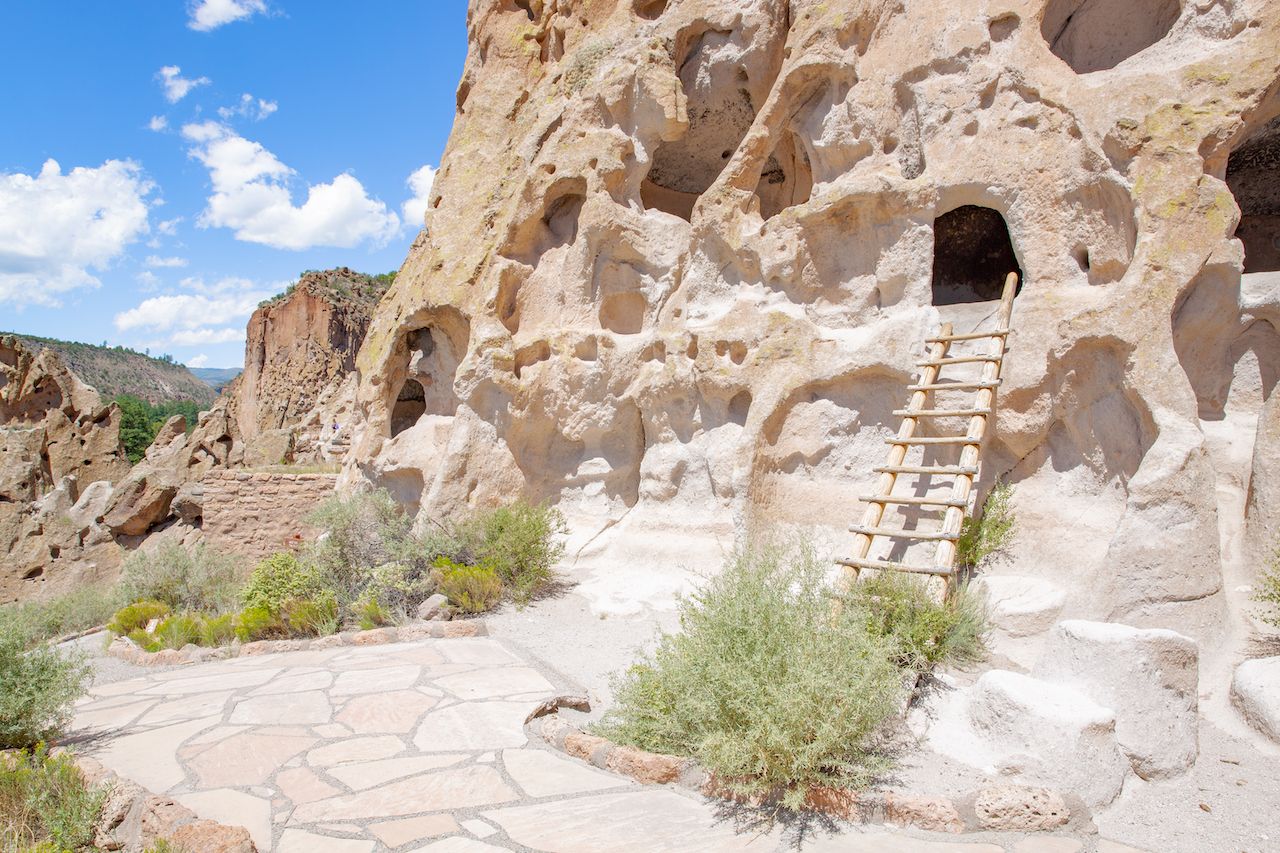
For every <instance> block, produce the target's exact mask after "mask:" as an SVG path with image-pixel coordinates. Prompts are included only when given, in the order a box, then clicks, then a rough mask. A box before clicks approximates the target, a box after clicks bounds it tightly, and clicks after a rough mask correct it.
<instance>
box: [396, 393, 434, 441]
mask: <svg viewBox="0 0 1280 853" xmlns="http://www.w3.org/2000/svg"><path fill="white" fill-rule="evenodd" d="M426 413H427V389H426V388H423V387H422V383H421V382H419V381H418V380H417V379H406V380H405V381H404V385H402V386H400V393H399V394H398V395H396V404H395V407H394V408H392V410H391V437H392V438H395V437H396V436H397V435H399V434H400V433H402V432H404V431H405V430H407V429H410V428H411V427H412V426H413V425H414V424H416V423H417V422H418V419H419V418H421V417H422V416H423V415H425V414H426Z"/></svg>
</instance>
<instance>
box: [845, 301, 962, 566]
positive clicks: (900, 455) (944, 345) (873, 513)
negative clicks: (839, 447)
mask: <svg viewBox="0 0 1280 853" xmlns="http://www.w3.org/2000/svg"><path fill="white" fill-rule="evenodd" d="M951 330H952V326H951V324H950V323H944V324H943V326H942V334H943V335H949V334H951ZM950 348H951V343H950V342H949V341H935V342H934V343H933V344H931V345H930V347H929V358H930V360H931V361H937V360H939V359H942V358H944V357H945V356H946V354H947V351H948V350H949V349H950ZM939 370H940V367H938V366H931V367H926V368H924V370H923V371H922V372H921V374H920V382H919V383H918V384H920V385H933V384H935V383H936V382H937V381H938V371H939ZM928 399H929V392H928V391H913V392H912V393H911V402H910V403H908V405H907V409H908V410H920V409H922V408H924V406H925V405H926V403H927V402H928ZM917 423H918V421H917V420H916V419H915V418H914V417H910V416H907V417H904V418H903V419H902V425H901V426H900V427H898V438H899V439H908V438H911V437H912V436H914V435H915V432H916V425H917ZM906 458H907V445H905V444H895V445H894V446H893V447H892V448H891V449H890V450H889V462H888V465H887V466H886V467H890V468H895V467H899V466H901V465H902V463H903V462H904V461H905V460H906ZM897 481H898V475H897V474H896V473H894V472H892V471H886V472H884V473H882V474H881V475H880V480H879V483H878V484H877V486H876V492H877V493H878V494H880V495H883V496H888V495H890V494H892V493H893V487H894V485H895V484H896V483H897ZM884 511H885V504H882V503H871V504H867V509H866V511H865V512H864V513H863V515H862V527H868V528H873V527H879V526H880V522H881V521H882V520H883V519H884ZM870 551H871V537H870V536H868V535H866V534H865V533H859V534H858V535H857V536H855V537H854V540H853V559H854V560H865V559H866V557H867V554H868V553H870ZM846 569H848V571H846V573H845V574H846V581H847V582H849V583H852V582H855V581H857V579H858V571H859V570H858V569H857V567H855V566H846Z"/></svg>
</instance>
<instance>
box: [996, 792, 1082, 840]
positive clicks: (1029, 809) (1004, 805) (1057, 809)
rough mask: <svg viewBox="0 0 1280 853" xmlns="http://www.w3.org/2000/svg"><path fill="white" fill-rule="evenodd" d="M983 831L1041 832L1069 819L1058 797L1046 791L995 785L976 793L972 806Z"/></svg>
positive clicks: (1069, 813) (1062, 802)
mask: <svg viewBox="0 0 1280 853" xmlns="http://www.w3.org/2000/svg"><path fill="white" fill-rule="evenodd" d="M973 808H974V811H975V812H976V813H977V815H978V821H979V822H980V823H981V824H982V826H983V827H984V828H985V829H993V830H997V831H1001V832H1042V831H1044V830H1049V829H1056V828H1057V827H1059V826H1062V825H1063V824H1065V823H1066V822H1067V821H1068V820H1070V819H1071V810H1070V809H1068V808H1067V804H1066V803H1065V802H1064V801H1063V799H1062V796H1061V795H1059V794H1057V793H1055V792H1054V791H1050V790H1049V789H1047V788H1027V787H1023V786H1021V785H995V786H991V787H987V788H983V789H982V790H981V791H979V792H978V796H977V799H976V800H975V801H974V805H973Z"/></svg>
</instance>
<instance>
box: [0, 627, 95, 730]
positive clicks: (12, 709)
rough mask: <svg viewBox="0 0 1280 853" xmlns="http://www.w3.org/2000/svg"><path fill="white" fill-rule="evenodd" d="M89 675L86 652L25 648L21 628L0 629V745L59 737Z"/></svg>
mask: <svg viewBox="0 0 1280 853" xmlns="http://www.w3.org/2000/svg"><path fill="white" fill-rule="evenodd" d="M89 676H90V667H89V665H88V664H87V663H86V662H85V660H84V658H83V656H81V655H78V654H75V653H70V652H62V651H59V650H58V649H55V648H52V647H50V646H43V645H41V646H36V647H34V648H27V637H26V636H25V635H24V634H23V633H22V632H21V631H16V630H0V749H10V748H22V747H30V746H34V745H35V744H36V743H38V742H40V741H44V740H48V739H50V738H53V737H56V736H57V735H58V734H59V733H60V732H61V731H62V728H63V727H64V726H65V725H66V724H67V722H68V721H69V720H70V717H71V703H73V702H74V701H75V700H76V699H77V698H79V696H80V694H82V693H83V692H84V688H85V684H86V683H87V682H88V680H89Z"/></svg>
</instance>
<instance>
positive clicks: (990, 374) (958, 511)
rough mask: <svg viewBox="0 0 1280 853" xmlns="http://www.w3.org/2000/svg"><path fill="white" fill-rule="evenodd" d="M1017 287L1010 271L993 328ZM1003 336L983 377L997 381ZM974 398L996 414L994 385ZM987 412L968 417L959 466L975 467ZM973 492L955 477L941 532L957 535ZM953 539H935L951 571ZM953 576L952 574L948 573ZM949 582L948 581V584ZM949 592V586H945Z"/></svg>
mask: <svg viewBox="0 0 1280 853" xmlns="http://www.w3.org/2000/svg"><path fill="white" fill-rule="evenodd" d="M1017 289H1018V274H1017V273H1012V272H1011V273H1009V275H1008V276H1007V277H1006V278H1005V281H1004V291H1003V292H1002V294H1001V297H1000V312H999V315H998V317H997V321H996V330H997V331H1000V332H1007V331H1008V330H1009V325H1010V323H1011V321H1012V319H1013V297H1014V294H1015V293H1016V292H1017ZM1005 339H1006V337H1005V336H1003V335H1001V336H997V337H993V338H992V339H991V350H990V354H991V357H992V359H993V360H992V361H989V362H987V364H986V365H984V366H983V368H982V379H983V380H984V381H991V382H997V383H998V382H999V380H1000V374H1001V368H1002V367H1003V366H1004V352H1005ZM976 396H977V399H976V400H975V401H974V409H987V410H990V411H992V413H993V414H992V415H990V416H989V417H995V414H994V410H995V402H996V391H995V388H994V387H992V388H982V389H980V390H979V391H978V393H977V395H976ZM987 420H988V416H985V415H974V416H973V417H972V418H970V419H969V429H968V432H967V433H966V435H968V436H969V437H970V438H972V439H973V440H974V443H973V444H966V445H965V446H964V448H963V449H962V450H961V451H960V463H959V464H960V467H962V468H977V466H978V461H979V459H980V456H981V453H980V449H981V443H982V440H983V439H984V438H985V437H986V433H987ZM972 492H973V475H972V474H963V475H960V476H958V477H956V481H955V485H954V486H952V490H951V497H952V499H953V500H955V501H957V502H963V503H962V505H961V506H950V507H948V508H947V511H946V515H945V516H944V517H943V521H942V532H943V533H946V534H954V535H955V536H956V537H957V538H958V536H959V533H960V531H961V529H962V528H963V527H964V518H965V507H967V506H968V502H969V497H970V495H971V494H972ZM956 541H957V539H943V540H941V541H939V542H938V550H937V556H936V558H935V559H934V564H935V565H937V566H939V567H941V568H948V569H951V570H952V571H953V573H954V569H955V562H956ZM950 577H951V578H954V574H952V575H951V576H950ZM948 586H950V584H948ZM948 592H951V590H948Z"/></svg>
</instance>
